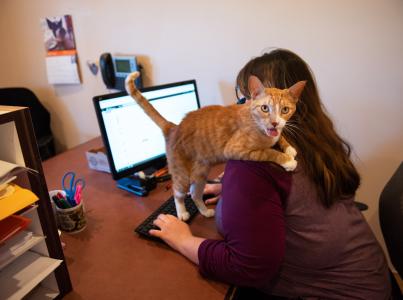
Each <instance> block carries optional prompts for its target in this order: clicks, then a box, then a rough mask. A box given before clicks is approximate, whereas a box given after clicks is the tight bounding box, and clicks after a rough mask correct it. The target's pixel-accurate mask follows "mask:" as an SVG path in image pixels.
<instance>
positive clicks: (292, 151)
mask: <svg viewBox="0 0 403 300" xmlns="http://www.w3.org/2000/svg"><path fill="white" fill-rule="evenodd" d="M284 152H285V154H288V155H289V156H291V157H292V158H295V156H297V150H295V148H294V147H292V146H288V147H287V149H285V151H284Z"/></svg>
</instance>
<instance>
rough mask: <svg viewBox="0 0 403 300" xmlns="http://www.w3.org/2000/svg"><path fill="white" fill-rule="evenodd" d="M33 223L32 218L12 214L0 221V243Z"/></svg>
mask: <svg viewBox="0 0 403 300" xmlns="http://www.w3.org/2000/svg"><path fill="white" fill-rule="evenodd" d="M30 223H31V219H29V218H26V217H23V216H19V215H11V216H9V217H7V218H5V219H3V220H1V221H0V245H1V244H2V243H4V242H5V241H7V240H8V239H10V238H11V237H12V236H14V235H16V234H17V233H18V232H20V231H22V230H24V229H25V228H27V227H28V225H29V224H30Z"/></svg>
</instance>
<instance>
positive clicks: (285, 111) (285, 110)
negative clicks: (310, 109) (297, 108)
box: [281, 106, 290, 115]
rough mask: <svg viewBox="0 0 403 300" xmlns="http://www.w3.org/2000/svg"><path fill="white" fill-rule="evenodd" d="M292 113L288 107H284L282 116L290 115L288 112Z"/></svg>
mask: <svg viewBox="0 0 403 300" xmlns="http://www.w3.org/2000/svg"><path fill="white" fill-rule="evenodd" d="M289 111H290V109H289V108H288V107H287V106H284V107H283V108H282V109H281V113H282V114H284V115H285V114H288V112H289Z"/></svg>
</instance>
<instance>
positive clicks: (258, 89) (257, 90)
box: [248, 75, 264, 100]
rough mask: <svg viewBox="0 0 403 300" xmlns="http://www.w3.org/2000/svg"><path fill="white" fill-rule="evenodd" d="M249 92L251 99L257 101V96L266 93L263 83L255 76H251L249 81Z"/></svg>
mask: <svg viewBox="0 0 403 300" xmlns="http://www.w3.org/2000/svg"><path fill="white" fill-rule="evenodd" d="M248 90H249V94H250V97H251V99H252V100H253V99H256V98H257V96H259V95H260V94H262V93H263V92H264V86H263V83H262V82H261V81H260V79H259V78H257V77H256V76H254V75H251V76H250V77H249V80H248Z"/></svg>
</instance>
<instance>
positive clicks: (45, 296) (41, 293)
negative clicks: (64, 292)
mask: <svg viewBox="0 0 403 300" xmlns="http://www.w3.org/2000/svg"><path fill="white" fill-rule="evenodd" d="M58 295H59V292H58V291H54V290H51V289H49V288H47V287H44V286H43V285H41V284H39V285H38V286H37V287H35V288H34V289H33V290H32V291H31V292H30V293H29V294H28V295H27V296H26V299H27V300H50V299H55V298H56V297H57V296H58Z"/></svg>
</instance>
